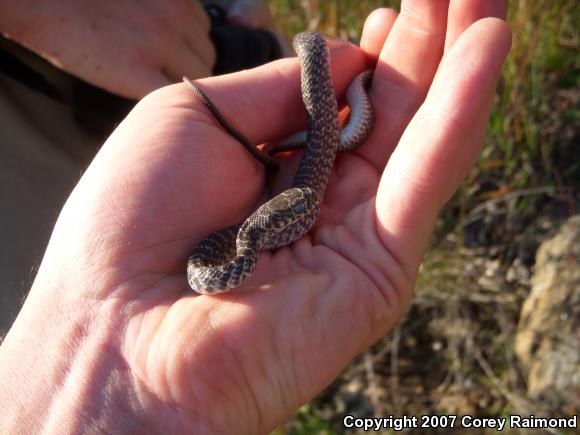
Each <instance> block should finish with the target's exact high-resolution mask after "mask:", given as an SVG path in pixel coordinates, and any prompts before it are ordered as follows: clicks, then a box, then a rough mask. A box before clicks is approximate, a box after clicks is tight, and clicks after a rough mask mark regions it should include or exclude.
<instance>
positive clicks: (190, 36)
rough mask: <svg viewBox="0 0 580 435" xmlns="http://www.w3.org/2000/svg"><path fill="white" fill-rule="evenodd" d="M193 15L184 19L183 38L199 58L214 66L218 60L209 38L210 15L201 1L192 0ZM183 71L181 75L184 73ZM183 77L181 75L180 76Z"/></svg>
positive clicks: (211, 66)
mask: <svg viewBox="0 0 580 435" xmlns="http://www.w3.org/2000/svg"><path fill="white" fill-rule="evenodd" d="M189 4H190V9H191V16H189V17H188V18H187V19H186V20H182V23H183V27H182V29H181V32H182V35H183V39H184V40H185V42H186V44H187V45H188V46H189V47H190V49H191V50H192V51H194V52H195V53H196V54H197V56H198V57H199V58H201V60H202V61H203V62H204V63H205V64H206V65H209V67H210V70H211V68H213V65H214V64H215V60H216V53H215V47H214V45H213V43H212V42H211V39H210V38H209V31H210V27H211V22H210V19H209V16H208V15H207V13H206V12H205V10H204V9H203V6H202V5H201V2H199V1H190V2H189ZM183 74H184V73H182V74H181V75H183ZM180 77H181V76H180Z"/></svg>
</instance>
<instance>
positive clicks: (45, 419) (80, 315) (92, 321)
mask: <svg viewBox="0 0 580 435" xmlns="http://www.w3.org/2000/svg"><path fill="white" fill-rule="evenodd" d="M45 290H46V289H40V288H36V289H33V291H32V292H31V296H30V297H29V299H28V300H27V302H26V304H25V306H24V307H23V309H22V311H21V313H20V315H19V317H18V319H17V320H16V322H15V324H14V326H13V327H12V329H11V330H10V332H9V333H8V335H7V336H6V338H5V340H4V342H3V343H2V345H1V346H0V415H1V417H0V420H1V421H2V422H3V430H6V431H7V432H9V433H30V432H53V431H54V432H65V433H77V432H85V431H86V428H90V427H93V430H94V429H95V428H97V427H98V428H99V431H102V430H104V429H111V430H106V432H111V431H112V429H115V427H116V428H117V429H118V428H119V426H115V423H116V420H115V414H114V413H113V412H112V411H113V410H114V409H115V407H114V406H112V404H114V403H117V402H118V400H119V396H120V394H121V388H122V389H123V391H125V392H126V391H127V390H126V387H127V386H126V385H123V383H122V381H123V379H126V377H123V376H121V374H120V373H121V372H122V370H121V368H120V367H122V364H121V359H120V358H119V356H118V355H116V354H115V352H113V351H111V349H115V348H117V347H116V346H113V345H112V344H113V343H112V342H111V337H112V336H113V334H112V331H113V330H115V329H116V328H115V327H114V325H108V326H106V327H103V325H102V320H101V319H107V318H111V316H107V313H106V312H104V311H105V310H104V309H103V308H102V306H103V305H104V304H100V306H99V307H97V308H96V310H93V309H94V308H95V307H88V309H87V307H86V305H87V304H77V307H72V306H69V307H67V306H63V305H61V304H59V303H52V304H51V303H50V302H49V299H53V300H55V301H58V300H59V298H49V296H50V295H51V293H52V296H55V295H54V293H55V292H51V291H50V290H46V291H45ZM60 300H61V301H62V300H63V298H60ZM77 302H78V300H77ZM71 305H72V304H71ZM79 305H85V306H79ZM99 324H101V325H99ZM113 379H114V381H113ZM125 396H126V393H125ZM105 404H107V405H106V406H105ZM126 408H127V405H126V404H125V406H124V407H123V409H125V410H126ZM124 417H125V419H126V417H127V416H126V415H125V416H124ZM95 424H98V426H94V425H95ZM123 427H127V421H123Z"/></svg>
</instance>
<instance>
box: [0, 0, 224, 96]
mask: <svg viewBox="0 0 580 435" xmlns="http://www.w3.org/2000/svg"><path fill="white" fill-rule="evenodd" d="M2 9H3V10H2V14H0V32H2V33H3V34H5V35H6V36H7V37H9V38H10V39H13V40H15V41H17V42H19V43H20V44H21V45H24V46H25V47H27V48H29V49H30V50H32V51H34V52H35V53H37V54H39V55H40V56H42V57H44V58H45V59H47V60H48V61H50V62H51V63H53V64H54V65H56V66H57V67H59V68H61V69H63V70H65V71H67V72H69V73H71V74H73V75H75V76H77V77H79V78H81V79H83V80H85V81H87V82H89V83H91V84H93V85H95V86H98V87H101V88H103V89H106V90H108V91H110V92H112V93H115V94H118V95H122V96H125V97H128V98H134V99H139V98H141V97H143V96H144V95H146V94H147V93H149V92H151V91H153V90H155V89H157V88H160V87H162V86H165V85H168V84H170V83H174V82H177V81H179V80H181V77H182V76H183V75H187V76H189V77H192V78H198V77H207V76H210V75H211V70H212V67H213V65H214V63H215V58H216V53H215V51H214V47H213V45H212V43H211V41H210V39H209V28H210V21H209V17H208V16H207V14H206V13H205V11H204V10H203V7H202V6H201V4H200V2H199V1H197V0H171V1H166V0H127V1H123V2H119V1H116V0H105V1H99V2H91V1H77V0H58V1H51V2H12V3H10V4H6V5H4V6H3V7H2Z"/></svg>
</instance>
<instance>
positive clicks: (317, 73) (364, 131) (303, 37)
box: [186, 32, 374, 294]
mask: <svg viewBox="0 0 580 435" xmlns="http://www.w3.org/2000/svg"><path fill="white" fill-rule="evenodd" d="M294 48H295V50H296V52H297V53H298V57H299V59H300V68H301V88H302V98H303V100H304V104H305V106H306V111H307V113H308V128H307V130H306V144H305V149H304V154H303V157H302V160H301V162H300V165H299V167H298V170H297V173H296V176H295V178H294V181H293V183H292V187H291V188H289V189H287V190H285V191H284V192H282V193H280V194H279V195H277V196H275V197H274V198H272V199H271V200H269V201H268V202H266V203H265V204H263V205H262V206H260V207H259V208H258V209H257V210H256V211H255V212H254V213H252V214H251V215H250V216H249V217H248V218H247V219H246V220H245V222H244V223H242V224H239V225H233V226H230V227H228V228H224V229H222V230H219V231H217V232H215V233H213V234H211V235H210V236H208V237H207V238H205V239H203V240H202V241H201V242H200V243H199V244H198V245H197V246H196V248H195V249H194V251H193V254H192V255H191V256H190V257H189V260H188V263H187V280H188V282H189V285H190V286H191V288H192V289H193V290H195V291H196V292H198V293H202V294H214V293H221V292H225V291H228V290H230V289H232V288H235V287H238V286H239V285H240V284H242V283H243V282H244V281H245V280H246V279H247V278H248V277H249V276H250V275H251V274H252V272H253V271H254V269H255V267H256V263H257V259H258V253H259V252H260V251H265V250H272V249H276V248H279V247H282V246H285V245H288V244H290V243H292V242H293V241H295V240H297V239H299V238H300V237H302V236H303V235H304V234H305V233H307V232H308V231H309V230H310V228H311V227H312V225H314V223H315V222H316V219H317V217H318V214H319V212H320V206H321V204H322V201H323V198H324V192H325V189H326V184H327V182H328V178H329V176H330V173H331V171H332V166H333V164H334V159H335V156H336V153H337V151H343V150H350V149H353V148H355V147H356V146H358V145H359V144H360V143H361V142H363V141H364V140H365V139H366V137H367V136H368V135H369V134H370V132H371V130H372V128H373V125H374V113H373V111H372V108H371V106H370V104H369V102H368V98H367V97H366V92H365V91H364V86H365V82H366V81H368V80H369V78H370V71H367V72H364V73H362V74H361V75H359V76H358V77H357V78H356V79H355V80H354V81H353V83H352V84H351V86H350V88H349V91H347V99H349V96H348V92H351V94H355V97H356V98H355V100H354V102H353V101H349V104H350V106H351V107H350V108H351V115H350V121H349V125H348V126H347V127H346V128H345V129H344V130H343V131H342V133H341V132H340V129H339V122H338V107H337V102H336V97H335V95H334V89H333V87H332V79H331V75H330V55H329V50H328V47H327V45H326V42H325V40H324V38H323V37H322V36H321V35H320V34H318V33H316V32H303V33H300V34H298V35H297V36H296V37H295V38H294ZM186 83H187V84H188V86H189V87H190V88H191V89H192V90H193V91H194V92H195V93H196V94H197V95H198V96H199V97H200V98H201V99H202V100H203V101H204V103H205V104H206V105H207V106H208V107H209V108H210V110H212V113H214V115H216V117H218V116H219V117H218V121H219V122H220V123H221V124H222V125H224V124H227V123H226V122H225V121H224V120H223V118H222V117H221V115H220V114H219V113H217V114H216V112H217V109H215V107H214V106H213V104H212V103H211V101H209V99H208V98H207V97H206V96H205V94H203V92H202V91H201V90H200V89H199V88H198V87H197V86H196V85H194V84H193V83H191V82H189V81H188V80H187V79H186ZM349 100H350V99H349ZM353 126H354V127H353ZM224 127H227V128H226V129H228V131H230V132H231V130H232V128H231V127H229V126H226V125H224ZM234 133H238V132H235V131H234V132H233V133H232V134H234ZM236 137H238V136H237V135H236ZM245 146H246V147H247V146H248V145H245ZM297 147H298V146H297V145H293V144H289V145H286V146H284V145H282V146H281V147H279V148H278V149H277V150H276V152H277V151H278V150H280V149H292V148H297ZM250 151H251V152H252V153H253V154H254V155H255V152H254V150H250ZM266 159H267V158H266ZM265 164H266V163H265Z"/></svg>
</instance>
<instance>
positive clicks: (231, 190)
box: [25, 0, 509, 433]
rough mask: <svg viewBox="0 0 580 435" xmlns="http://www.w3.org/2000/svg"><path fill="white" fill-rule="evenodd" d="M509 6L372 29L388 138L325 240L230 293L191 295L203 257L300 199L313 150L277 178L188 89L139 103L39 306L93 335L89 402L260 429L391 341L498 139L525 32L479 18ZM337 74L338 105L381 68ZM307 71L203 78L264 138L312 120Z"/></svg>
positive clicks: (311, 239)
mask: <svg viewBox="0 0 580 435" xmlns="http://www.w3.org/2000/svg"><path fill="white" fill-rule="evenodd" d="M462 5H464V6H462ZM504 9H505V4H504V2H503V1H494V2H490V1H488V0H481V1H477V0H472V1H470V2H465V1H457V2H454V1H451V6H450V5H448V4H446V2H425V1H417V0H415V1H407V2H403V9H402V12H401V14H400V15H399V16H398V17H397V15H396V14H395V13H394V12H392V11H388V10H379V11H376V12H375V13H373V14H372V15H371V16H370V17H369V19H368V20H367V23H366V25H365V32H364V35H363V40H362V41H361V46H362V48H363V49H364V50H365V51H366V54H367V55H369V56H370V57H371V58H372V57H375V58H378V61H377V65H376V69H375V74H374V79H373V84H372V88H371V91H370V92H371V99H372V103H373V106H374V108H375V111H376V114H377V121H376V126H375V131H374V132H373V134H372V135H371V137H370V138H369V140H368V141H367V142H366V143H365V144H364V145H363V146H362V147H360V148H359V149H358V150H356V151H355V152H353V153H348V154H343V155H339V157H338V159H337V162H336V165H335V170H334V172H333V175H332V177H331V180H330V183H329V186H328V189H327V193H326V198H325V203H324V206H323V208H322V211H321V216H320V218H319V221H318V222H317V224H316V226H315V227H314V229H313V230H312V231H311V232H310V233H309V234H308V235H307V236H306V237H304V238H302V239H300V240H299V241H297V242H295V243H294V244H292V245H291V246H289V247H286V248H282V249H279V250H276V251H275V252H272V253H263V254H261V255H260V257H259V261H258V267H257V270H256V272H255V273H254V275H253V276H252V278H250V280H249V281H248V282H246V283H245V284H244V288H243V289H241V290H236V291H232V292H230V293H227V294H223V295H219V296H212V297H209V296H196V295H194V293H193V292H191V290H189V289H188V286H187V282H186V279H185V262H186V260H187V257H188V255H189V254H190V252H191V250H192V248H193V247H194V246H195V244H196V243H197V242H198V241H199V240H201V239H202V238H204V237H205V236H206V235H208V234H209V233H211V232H213V231H214V230H216V229H219V228H222V227H224V226H227V225H230V224H233V223H239V222H241V221H243V219H244V218H245V217H246V216H247V215H248V213H249V212H250V211H251V210H252V208H253V207H254V206H255V205H256V204H257V203H260V202H263V201H264V199H265V197H266V196H268V195H271V194H272V193H273V192H277V191H279V190H280V189H282V188H283V187H284V186H287V185H288V182H289V180H291V178H292V175H293V170H294V168H295V166H296V165H295V163H296V157H297V156H294V157H290V158H288V159H287V161H283V162H282V165H283V166H284V170H283V171H282V172H281V173H280V174H279V175H278V176H277V177H276V179H275V180H270V179H268V180H266V179H265V175H264V171H263V169H262V167H261V166H260V164H259V163H257V162H256V161H254V160H253V159H252V157H251V156H250V155H249V154H248V153H247V152H246V151H245V150H244V149H243V148H242V146H241V145H240V144H239V143H237V142H236V141H235V139H233V138H231V137H230V136H229V135H227V134H226V133H225V132H224V131H223V130H222V129H221V128H220V127H219V126H218V125H217V124H216V123H215V121H214V120H213V118H212V117H211V116H210V115H209V113H208V112H207V110H206V109H205V107H204V106H203V105H202V104H201V102H199V101H198V100H197V99H196V97H195V96H194V95H193V94H192V93H191V92H190V91H189V90H188V89H187V88H186V87H185V85H183V84H179V85H174V86H170V87H167V88H163V89H161V90H159V91H157V92H155V93H153V94H151V95H149V96H148V97H147V98H145V99H144V100H143V101H141V102H140V103H139V105H138V106H137V107H136V108H135V109H134V111H133V112H132V113H131V114H130V115H129V117H128V118H127V119H126V120H125V121H124V122H123V123H122V124H121V125H120V126H119V127H118V129H117V130H116V131H115V133H114V134H113V135H112V136H111V137H110V138H109V140H108V141H107V143H106V144H105V145H104V147H103V149H102V150H101V152H100V153H99V155H98V156H97V157H96V159H95V160H94V162H93V163H92V165H91V167H90V168H89V169H88V170H87V172H86V173H85V174H84V176H83V178H82V180H81V182H80V183H79V185H78V186H77V188H76V189H75V191H74V192H73V194H72V195H71V197H70V199H69V201H68V202H67V205H66V206H65V208H64V210H63V212H62V214H61V216H60V218H59V221H58V223H57V226H56V228H55V231H54V234H53V237H52V239H51V242H50V245H49V249H48V251H47V253H46V256H45V259H44V261H43V264H42V266H41V269H40V271H39V274H38V278H37V280H36V282H35V285H34V287H33V290H32V292H31V296H30V298H29V301H28V302H27V305H28V306H29V307H33V306H37V307H38V306H39V305H38V304H41V305H42V306H43V307H44V306H45V305H46V306H50V307H52V308H54V307H55V306H56V307H58V310H57V311H59V312H61V313H63V312H64V313H70V314H68V315H69V317H71V318H73V319H74V320H75V324H76V325H77V326H78V331H79V335H78V336H79V337H83V339H82V340H80V339H77V340H76V341H74V342H75V343H76V344H71V345H70V353H71V354H74V355H75V358H77V359H80V360H87V361H90V363H89V362H87V363H86V364H87V365H90V367H91V368H92V371H91V373H93V376H95V373H97V374H98V378H99V384H98V387H97V386H96V385H93V386H92V387H91V386H88V387H87V389H86V391H85V394H86V396H88V397H89V398H90V400H91V401H92V402H97V403H103V401H106V403H107V404H108V406H107V409H108V411H107V412H111V409H112V410H113V411H114V410H119V408H120V409H122V414H123V415H124V418H125V420H124V423H123V424H124V425H125V426H126V427H127V428H136V429H138V428H141V429H143V428H146V429H149V430H158V431H163V432H166V433H170V432H193V433H205V432H207V433H232V432H235V433H262V432H265V431H267V430H269V429H271V428H272V427H274V426H275V425H276V424H279V423H280V422H281V421H283V419H284V418H285V417H286V416H287V415H288V414H289V413H291V412H292V410H293V409H295V408H296V407H297V406H298V405H300V404H301V403H303V402H305V401H307V400H309V399H310V398H311V397H313V396H314V395H315V394H316V393H317V392H318V391H320V390H321V389H322V388H323V387H324V386H325V385H327V384H328V383H329V382H330V381H331V380H332V379H333V378H334V377H335V376H336V375H337V374H338V373H339V372H340V370H342V369H343V368H344V367H345V365H346V364H347V363H348V362H349V361H350V360H351V359H352V358H353V357H354V356H355V355H356V354H357V353H359V352H361V351H363V350H364V349H365V348H367V347H368V346H369V345H370V344H371V343H372V342H373V341H375V340H376V339H377V338H379V337H380V336H381V335H382V334H384V333H385V332H386V331H387V330H388V329H389V328H390V327H392V325H393V324H394V323H395V322H396V321H397V320H398V318H399V317H400V315H401V313H402V312H403V310H404V309H405V306H406V304H407V302H408V301H409V298H410V297H411V294H412V290H413V287H414V282H415V279H416V273H417V269H418V266H419V264H420V260H421V256H422V255H423V253H424V250H425V248H426V246H427V243H428V240H429V235H430V233H431V231H432V228H433V225H434V221H435V217H436V214H437V212H438V210H439V208H440V207H441V206H442V205H443V204H444V202H445V201H446V200H447V199H448V198H449V197H450V195H452V193H453V192H454V191H455V189H456V188H457V187H458V185H459V183H460V182H461V180H462V179H463V177H464V176H465V175H466V173H467V171H468V170H469V168H470V166H471V165H472V164H473V162H474V161H475V159H476V158H477V155H478V152H479V148H480V146H481V144H482V141H483V137H484V132H485V126H486V122H487V116H488V112H489V106H490V102H491V98H492V95H493V91H494V87H495V82H496V80H497V77H498V74H499V70H500V68H501V63H502V61H503V58H504V57H505V54H506V52H507V50H508V48H509V31H508V30H507V27H506V25H505V23H504V22H503V21H500V20H497V19H491V18H490V19H484V20H480V21H477V20H479V19H480V18H485V17H490V16H493V17H502V16H503V13H504ZM476 21H477V22H476ZM444 52H445V53H446V54H445V57H444V58H443V60H441V59H442V56H443V53H444ZM332 64H333V78H334V83H335V87H336V89H337V94H338V95H341V93H342V92H343V90H344V88H345V87H346V85H347V84H348V83H349V81H350V80H351V79H352V78H353V77H354V75H355V74H356V73H357V72H359V71H361V70H363V69H365V68H366V67H367V57H366V56H365V54H364V53H363V51H362V50H359V49H357V48H355V47H352V46H350V47H345V46H340V47H336V48H335V49H333V50H332ZM298 76H299V69H298V64H297V61H296V59H288V60H282V61H278V62H276V63H273V64H269V65H266V66H264V67H261V68H258V69H254V70H249V71H245V72H242V73H238V74H233V75H229V76H223V77H219V78H214V79H207V80H204V81H201V84H202V86H203V87H204V89H205V90H206V92H207V93H208V94H209V95H210V96H211V97H212V99H213V100H214V102H215V103H216V105H217V106H218V107H219V108H220V109H221V110H222V111H223V112H224V115H225V116H226V118H227V119H229V120H231V122H232V123H233V124H234V125H235V126H236V127H237V128H238V129H240V130H241V131H243V132H244V133H245V134H246V135H248V136H249V137H250V138H251V139H252V141H253V142H255V143H262V142H265V141H269V140H273V139H278V138H281V137H284V136H286V135H287V134H289V133H291V132H293V131H295V130H297V129H299V128H301V127H303V126H304V122H305V115H304V109H303V108H302V103H301V99H300V95H299V83H298V80H299V78H298ZM266 181H267V182H266ZM265 185H266V186H267V187H266V188H264V186H265ZM35 301H36V302H35ZM26 308H27V307H25V309H26ZM28 309H29V310H30V309H32V308H28ZM43 309H44V310H47V309H48V308H43ZM79 343H84V344H82V345H81V344H79ZM88 384H90V383H88ZM109 418H111V417H109Z"/></svg>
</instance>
